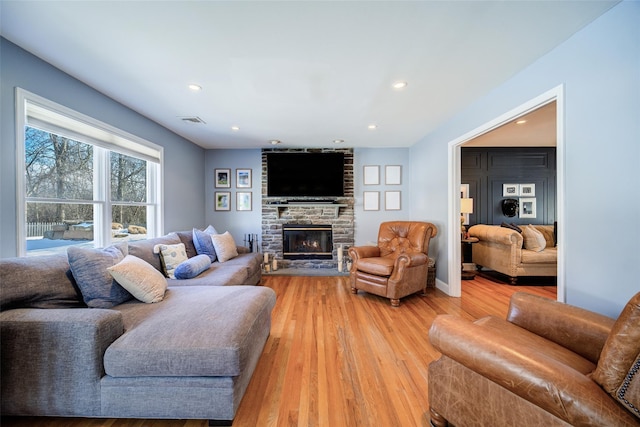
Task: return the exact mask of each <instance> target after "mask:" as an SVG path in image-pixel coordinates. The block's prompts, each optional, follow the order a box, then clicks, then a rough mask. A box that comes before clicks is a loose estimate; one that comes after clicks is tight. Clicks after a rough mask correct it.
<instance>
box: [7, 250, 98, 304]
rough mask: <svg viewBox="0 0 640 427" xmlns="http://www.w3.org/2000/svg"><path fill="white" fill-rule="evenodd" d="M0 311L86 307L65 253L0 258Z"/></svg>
mask: <svg viewBox="0 0 640 427" xmlns="http://www.w3.org/2000/svg"><path fill="white" fill-rule="evenodd" d="M0 283H1V284H2V292H0V311H4V310H8V309H11V308H71V307H86V305H85V304H84V303H83V302H82V295H81V294H80V291H79V290H78V289H77V287H76V283H75V280H73V276H72V274H71V270H69V261H68V259H67V254H66V253H59V254H53V255H42V256H39V257H38V258H37V262H34V258H33V257H16V258H5V259H0Z"/></svg>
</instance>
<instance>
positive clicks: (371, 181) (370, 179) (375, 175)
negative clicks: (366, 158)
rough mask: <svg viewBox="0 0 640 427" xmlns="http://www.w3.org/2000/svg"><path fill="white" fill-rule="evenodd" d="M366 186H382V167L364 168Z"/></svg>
mask: <svg viewBox="0 0 640 427" xmlns="http://www.w3.org/2000/svg"><path fill="white" fill-rule="evenodd" d="M363 183H364V185H379V184H380V166H377V165H368V166H365V167H364V179H363Z"/></svg>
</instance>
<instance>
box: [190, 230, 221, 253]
mask: <svg viewBox="0 0 640 427" xmlns="http://www.w3.org/2000/svg"><path fill="white" fill-rule="evenodd" d="M209 227H211V226H209ZM209 227H207V228H206V229H205V231H201V230H198V229H197V228H194V229H193V246H195V247H196V252H198V255H208V256H209V260H210V261H211V262H214V261H215V260H216V250H215V248H214V247H213V242H212V241H211V235H212V234H216V233H215V229H214V228H213V227H211V228H212V229H213V233H207V230H209Z"/></svg>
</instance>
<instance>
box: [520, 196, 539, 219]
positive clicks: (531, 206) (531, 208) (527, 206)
mask: <svg viewBox="0 0 640 427" xmlns="http://www.w3.org/2000/svg"><path fill="white" fill-rule="evenodd" d="M518 205H519V206H520V218H535V217H536V199H535V197H531V198H529V197H523V198H521V199H520V201H519V202H518Z"/></svg>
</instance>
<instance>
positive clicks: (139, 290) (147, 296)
mask: <svg viewBox="0 0 640 427" xmlns="http://www.w3.org/2000/svg"><path fill="white" fill-rule="evenodd" d="M107 271H109V273H110V274H111V276H112V277H113V278H114V279H115V281H116V282H118V284H119V285H120V286H122V287H123V288H125V289H126V290H127V291H129V293H130V294H131V295H133V296H134V297H136V299H138V300H140V301H142V302H146V303H152V302H160V301H162V299H163V298H164V293H165V292H166V290H167V279H166V278H165V277H164V276H163V275H162V273H160V272H159V271H158V270H156V269H155V268H154V267H153V266H152V265H151V264H149V263H148V262H146V261H145V260H143V259H140V258H138V257H136V256H133V255H127V256H125V257H124V259H123V260H122V261H120V262H119V263H117V264H116V265H114V266H113V267H108V268H107Z"/></svg>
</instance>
